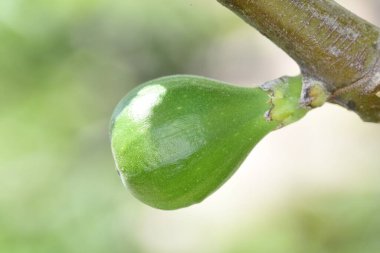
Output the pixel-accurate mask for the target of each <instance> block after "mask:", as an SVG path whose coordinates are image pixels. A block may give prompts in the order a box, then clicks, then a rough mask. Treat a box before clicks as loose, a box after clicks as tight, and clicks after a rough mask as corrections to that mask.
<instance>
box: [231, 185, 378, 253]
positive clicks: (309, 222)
mask: <svg viewBox="0 0 380 253" xmlns="http://www.w3.org/2000/svg"><path fill="white" fill-rule="evenodd" d="M379 200H380V194H379V193H378V192H376V191H375V192H374V191H370V192H365V193H363V192H361V193H358V192H356V193H351V194H350V193H349V192H345V193H343V192H340V193H332V192H329V193H328V194H322V195H313V194H311V196H308V198H304V199H298V200H296V201H293V202H290V203H291V205H290V206H284V207H282V208H281V210H278V212H277V215H276V216H272V217H266V218H267V220H266V221H262V222H260V223H259V224H260V225H257V224H252V223H248V224H246V225H245V226H246V229H243V230H242V231H240V232H241V233H240V235H243V236H241V237H239V239H238V240H236V241H234V242H233V243H232V245H233V246H232V248H231V249H229V250H227V251H225V252H231V253H232V252H233V253H240V252H271V253H284V252H289V253H303V252H310V253H357V252H361V253H376V252H379V249H380V240H379V234H380V217H378V216H377V214H378V213H379V212H380V204H379V203H380V202H379Z"/></svg>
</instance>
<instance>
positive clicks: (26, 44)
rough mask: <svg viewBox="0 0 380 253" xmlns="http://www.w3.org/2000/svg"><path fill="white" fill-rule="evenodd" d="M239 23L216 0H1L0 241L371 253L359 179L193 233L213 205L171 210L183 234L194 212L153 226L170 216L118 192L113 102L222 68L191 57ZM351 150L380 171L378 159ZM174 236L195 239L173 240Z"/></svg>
mask: <svg viewBox="0 0 380 253" xmlns="http://www.w3.org/2000/svg"><path fill="white" fill-rule="evenodd" d="M346 2H349V1H346ZM368 3H369V4H372V5H371V6H372V7H374V6H375V5H376V4H377V6H378V3H376V2H375V1H368ZM239 29H243V30H244V29H247V27H246V26H245V25H244V24H243V23H242V22H241V21H240V20H239V19H238V18H236V17H235V16H234V15H233V14H231V13H229V12H228V11H226V10H225V9H224V8H222V7H221V6H219V5H218V4H217V3H216V1H207V3H206V1H200V0H194V1H170V0H162V1H151V0H149V1H148V0H141V1H129V0H128V1H106V0H75V1H74V0H66V1H47V0H33V1H28V0H1V1H0V115H1V117H0V252H4V253H5V252H6V253H24V252H25V253H26V252H28V253H30V252H36V253H44V252H46V253H47V252H49V253H50V252H54V253H60V252H70V253H76V252H78V253H79V252H81V253H82V252H93V253H96V252H114V253H117V252H126V253H138V252H147V253H149V252H152V253H153V252H154V253H159V252H165V253H170V252H226V253H227V252H231V253H235V252H281V253H286V252H289V253H295V252H361V253H366V252H379V250H380V237H379V236H380V219H379V218H378V217H379V216H378V214H379V211H380V202H379V200H380V196H379V195H378V190H377V187H375V186H373V187H372V184H370V183H368V182H372V181H373V180H372V181H371V180H367V178H364V179H363V181H362V182H364V183H363V185H366V187H358V188H360V190H358V192H359V193H358V192H355V191H354V192H355V194H353V193H352V192H351V191H346V190H339V191H335V192H334V193H330V192H327V193H326V194H322V195H321V194H320V193H319V192H318V193H315V192H312V193H311V194H306V196H299V198H297V199H293V200H289V201H285V202H286V204H285V205H283V206H282V207H281V208H280V207H276V208H273V209H272V210H271V212H270V213H271V214H270V215H269V214H268V215H267V216H260V217H259V218H256V219H255V218H254V214H252V222H251V219H249V220H247V219H246V218H244V220H242V221H241V222H240V223H237V222H234V226H233V228H231V227H230V229H226V230H225V231H223V233H221V232H220V231H219V232H218V233H217V234H218V235H217V236H215V235H212V233H209V232H203V233H202V232H201V230H202V229H205V231H208V230H207V229H206V228H205V227H208V229H210V226H211V225H210V224H209V223H207V220H208V216H214V214H213V212H214V213H216V212H224V211H225V210H218V208H217V207H214V208H215V209H211V210H213V212H206V213H200V211H199V210H200V209H202V207H198V209H196V210H194V209H190V211H188V212H187V211H185V213H181V216H180V218H179V219H180V220H179V221H177V223H176V224H179V226H181V227H182V229H181V231H183V230H186V226H187V225H189V223H194V222H193V221H194V220H197V221H196V222H198V223H199V224H198V223H196V222H195V223H194V224H195V225H196V226H198V227H199V230H194V227H191V229H193V230H192V232H186V233H184V234H180V233H179V232H177V231H178V229H176V228H177V227H176V226H169V225H168V226H165V225H162V224H161V225H160V226H159V228H158V227H155V224H160V222H157V220H156V219H157V217H161V216H160V215H164V219H168V216H169V215H173V216H175V215H177V213H174V212H173V213H170V212H169V213H165V214H163V213H162V212H161V211H156V210H153V209H151V208H149V207H146V206H144V205H142V204H140V203H139V202H138V201H137V200H135V199H134V198H132V197H131V195H130V194H129V193H128V192H127V191H126V190H125V189H123V186H122V184H121V183H120V180H119V178H118V176H117V174H116V172H115V170H114V164H113V160H112V156H111V151H110V147H109V140H108V124H109V118H110V116H111V113H112V110H113V108H114V106H115V105H116V104H117V102H118V101H119V100H120V99H121V97H122V96H123V95H124V94H125V93H126V92H128V90H130V89H131V88H132V87H134V86H135V85H137V84H139V83H142V82H145V81H147V80H149V79H152V78H156V77H159V76H164V75H169V74H178V73H186V74H209V75H210V76H211V77H214V78H218V77H220V76H218V75H217V74H216V72H212V71H211V72H210V73H208V72H207V70H208V69H210V66H212V65H213V63H212V62H211V63H210V62H208V65H207V67H205V66H204V65H203V64H204V62H203V61H202V60H204V59H206V58H204V57H203V56H201V57H200V55H211V56H212V55H214V56H215V55H216V54H217V53H215V52H213V45H215V44H218V42H219V41H221V40H223V38H226V37H228V36H230V35H231V34H232V33H234V31H236V30H239ZM246 31H251V30H248V29H247V30H246ZM253 33H254V34H255V35H254V36H255V37H257V38H260V39H262V38H261V37H259V36H258V34H257V33H255V32H253ZM254 50H255V47H252V51H254ZM257 50H258V51H260V50H264V49H260V48H259V49H257ZM210 52H211V53H210ZM243 56H244V55H243ZM211 58H212V57H211ZM207 59H209V58H207ZM209 60H210V59H209ZM239 61H240V60H239ZM218 64H220V63H218ZM218 64H217V63H215V65H217V66H219V65H218ZM204 67H205V68H204ZM247 68H251V67H247ZM223 71H224V69H220V70H219V73H220V72H223ZM249 72H250V73H251V74H252V75H254V71H251V70H249ZM283 74H287V73H283ZM221 76H222V75H221ZM276 77H277V76H273V77H272V78H276ZM232 79H234V77H231V80H232ZM226 81H229V80H226ZM378 130H379V128H376V127H375V128H374V129H372V132H371V133H374V132H375V131H378ZM378 132H379V131H378ZM368 136H369V137H368V138H369V139H371V140H373V138H378V139H377V140H376V141H369V142H370V144H371V145H372V144H378V140H379V135H375V136H372V135H370V134H368ZM371 136H372V137H371ZM357 143H359V142H357ZM367 144H368V143H367ZM367 144H366V143H363V145H367ZM378 147H379V146H378V145H377V146H375V145H373V146H371V147H370V148H369V149H370V150H373V149H374V148H376V149H377V150H378ZM373 153H374V154H375V153H376V152H375V151H374V152H373ZM369 157H370V156H369ZM336 159H342V158H341V157H337V158H336ZM363 159H366V162H365V163H364V166H366V168H369V170H370V171H374V170H376V169H379V167H380V165H379V162H380V161H379V158H378V157H376V158H373V159H370V160H369V161H368V157H364V158H363ZM358 164H359V163H358ZM360 164H361V163H360ZM354 166H357V165H354ZM364 169H365V168H363V170H364ZM365 171H367V170H365ZM371 173H372V174H371V175H376V176H378V175H379V174H377V173H376V172H371ZM370 178H372V179H373V177H370ZM368 185H370V186H368ZM373 185H376V184H375V183H374V184H373ZM363 189H364V190H363ZM214 204H215V203H214ZM192 211H194V212H195V213H196V214H194V213H192ZM157 215H158V216H157ZM194 217H196V218H194ZM200 217H201V220H199V218H200ZM169 219H170V218H169ZM147 220H148V222H149V221H151V220H153V221H154V222H152V227H151V228H149V224H146V222H147ZM257 220H260V222H257ZM181 224H182V225H183V226H182V225H181ZM142 227H144V229H142ZM150 229H151V231H155V232H152V233H151V234H150V233H148V234H146V231H150ZM160 229H161V230H160ZM144 231H145V232H144ZM144 233H145V234H144ZM160 233H163V234H166V235H169V236H166V237H165V236H164V237H163V238H166V239H167V240H166V241H165V243H164V245H166V246H165V247H164V246H162V247H160V245H162V244H159V243H156V242H155V237H156V236H157V237H158V238H160V236H159V235H160ZM186 236H188V237H197V236H198V237H199V236H202V238H203V240H204V241H202V242H201V243H199V242H198V243H194V244H192V243H190V242H191V240H190V241H186V243H184V244H181V243H180V242H181V240H183V238H182V237H186ZM207 236H209V237H210V238H209V239H208V238H207ZM187 239H188V238H187ZM171 240H172V241H171ZM171 244H173V245H176V246H175V247H174V246H173V247H172V248H171V246H170V245H171ZM156 245H157V246H156Z"/></svg>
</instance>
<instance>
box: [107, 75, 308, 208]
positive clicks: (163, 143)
mask: <svg viewBox="0 0 380 253" xmlns="http://www.w3.org/2000/svg"><path fill="white" fill-rule="evenodd" d="M301 86H302V85H301V78H300V77H286V78H282V79H279V80H277V81H273V82H270V83H267V84H266V85H264V86H262V87H256V88H243V87H237V86H232V85H228V84H224V83H220V82H218V81H215V80H210V79H206V78H202V77H196V76H171V77H164V78H160V79H156V80H153V81H150V82H147V83H145V84H143V85H140V86H138V87H137V88H135V89H134V90H132V91H131V92H130V93H129V94H127V96H126V97H124V98H123V99H122V101H121V102H120V103H119V105H118V106H117V108H116V109H115V111H114V114H113V117H112V122H111V130H110V135H111V145H112V151H113V155H114V159H115V161H116V165H117V170H118V171H119V173H120V176H121V179H122V181H123V183H124V184H125V185H126V186H127V187H128V188H129V189H130V191H131V192H132V194H133V195H134V196H135V197H137V198H138V199H140V200H141V201H142V202H144V203H146V204H148V205H150V206H152V207H155V208H159V209H165V210H169V209H177V208H182V207H186V206H189V205H192V204H194V203H198V202H200V201H202V200H203V199H205V198H206V197H207V196H208V195H210V194H211V193H212V192H214V191H215V190H216V189H218V188H219V187H220V186H221V185H222V184H223V183H224V182H225V181H226V180H227V179H228V178H229V177H231V175H232V174H233V173H234V172H235V171H236V169H237V168H238V167H239V165H240V164H241V163H242V162H243V161H244V159H245V158H246V156H247V155H248V153H249V152H250V151H251V150H252V148H253V147H254V146H255V145H256V144H257V143H258V142H259V141H260V140H261V139H262V138H263V137H264V136H265V135H266V134H268V133H269V132H271V131H273V130H275V129H277V128H279V127H281V126H283V125H286V124H289V123H291V122H293V121H295V120H298V119H300V118H301V117H302V116H303V115H304V114H305V113H306V111H307V109H305V108H302V107H301V106H299V97H300V94H301Z"/></svg>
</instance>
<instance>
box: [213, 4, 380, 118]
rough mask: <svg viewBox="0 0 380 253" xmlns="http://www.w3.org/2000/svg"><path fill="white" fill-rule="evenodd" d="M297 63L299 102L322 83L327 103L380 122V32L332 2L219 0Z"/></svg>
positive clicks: (306, 102)
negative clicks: (300, 79)
mask: <svg viewBox="0 0 380 253" xmlns="http://www.w3.org/2000/svg"><path fill="white" fill-rule="evenodd" d="M218 1H219V2H220V3H221V4H223V5H225V6H226V7H228V8H229V9H231V10H232V11H234V12H235V13H236V14H238V15H239V16H240V17H242V18H243V19H244V20H245V21H246V22H247V23H249V24H251V25H252V26H254V27H255V28H256V29H258V30H259V31H260V32H261V33H262V34H263V35H265V36H266V37H268V38H269V39H270V40H272V41H273V42H274V43H276V44H277V45H278V46H279V47H280V48H282V49H283V50H284V51H285V52H287V53H288V54H289V55H290V56H291V57H292V58H293V59H294V60H295V61H296V62H297V63H298V64H299V66H300V68H301V72H302V74H303V76H304V79H303V98H302V102H303V103H305V104H307V105H309V104H311V103H312V101H311V98H310V94H309V90H310V87H312V86H314V85H322V86H323V87H324V89H326V91H328V92H329V93H330V96H329V101H330V102H333V103H337V104H340V105H343V106H345V107H346V108H348V109H350V110H353V111H356V112H357V113H358V114H359V115H360V116H361V117H362V118H363V120H366V121H372V122H380V97H379V96H378V95H379V94H378V92H379V91H380V61H379V59H380V30H379V29H378V28H377V27H376V26H374V25H372V24H370V23H368V22H367V21H365V20H363V19H361V18H359V17H357V16H356V15H354V14H352V13H351V12H349V11H348V10H346V9H344V8H343V7H341V6H340V5H338V4H337V3H335V2H334V1H331V0H254V1H253V0H218Z"/></svg>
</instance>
